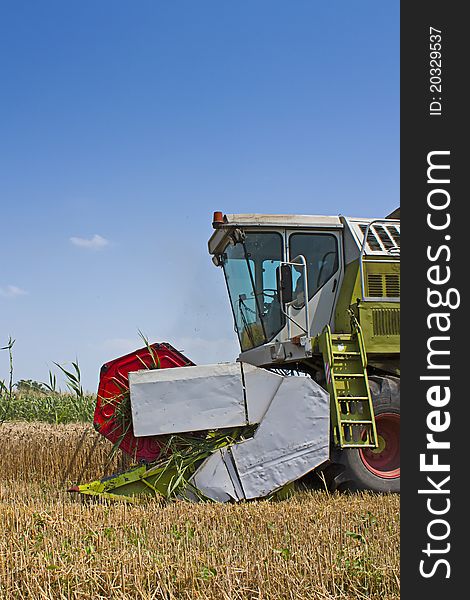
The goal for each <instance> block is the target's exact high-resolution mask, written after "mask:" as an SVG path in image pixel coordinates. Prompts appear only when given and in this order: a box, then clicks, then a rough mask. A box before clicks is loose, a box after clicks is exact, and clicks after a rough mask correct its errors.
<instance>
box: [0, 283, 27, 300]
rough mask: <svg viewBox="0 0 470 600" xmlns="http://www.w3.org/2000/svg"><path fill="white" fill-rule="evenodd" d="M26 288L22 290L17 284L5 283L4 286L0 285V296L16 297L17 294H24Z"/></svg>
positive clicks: (25, 293)
mask: <svg viewBox="0 0 470 600" xmlns="http://www.w3.org/2000/svg"><path fill="white" fill-rule="evenodd" d="M27 293H28V292H27V291H26V290H22V289H21V288H20V287H18V286H17V285H11V284H10V285H7V286H5V287H0V296H3V297H4V298H16V297H17V296H26V295H27Z"/></svg>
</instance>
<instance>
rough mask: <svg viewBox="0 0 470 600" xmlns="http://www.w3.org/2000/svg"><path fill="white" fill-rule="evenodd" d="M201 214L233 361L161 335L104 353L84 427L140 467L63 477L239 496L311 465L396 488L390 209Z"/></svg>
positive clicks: (351, 485)
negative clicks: (225, 309) (191, 355)
mask: <svg viewBox="0 0 470 600" xmlns="http://www.w3.org/2000/svg"><path fill="white" fill-rule="evenodd" d="M394 216H396V213H395V214H394ZM213 228H214V232H213V234H212V236H211V238H210V240H209V253H210V254H211V255H212V260H213V262H214V264H215V265H216V266H217V267H220V268H221V269H222V270H223V273H224V276H225V280H226V284H227V290H228V295H229V299H230V304H231V308H232V312H233V319H234V325H235V331H236V333H237V335H238V339H239V344H240V350H241V352H240V355H239V357H238V360H237V361H236V362H234V363H222V364H216V365H203V366H196V365H194V363H192V362H191V361H190V360H189V359H187V358H186V357H185V356H183V355H182V354H181V353H180V352H178V351H177V350H176V349H175V348H173V347H172V346H171V345H170V344H167V343H162V344H153V345H147V346H146V347H145V348H142V349H141V350H138V351H136V352H135V353H131V354H129V355H127V356H126V357H122V358H119V359H116V360H115V361H112V362H111V363H108V364H107V365H104V367H103V368H102V372H101V378H100V387H99V390H98V402H97V408H96V412H95V427H96V428H97V429H98V430H99V431H100V432H101V433H102V434H103V435H105V436H106V437H108V438H109V439H110V440H111V441H112V442H113V443H114V444H115V446H117V447H119V448H121V449H122V450H123V451H124V452H126V453H127V454H129V455H131V456H132V457H133V459H134V460H135V461H140V465H139V466H136V467H135V468H133V469H131V471H129V472H128V473H124V474H120V475H117V476H115V477H110V478H109V477H108V478H106V479H103V480H100V481H96V482H93V483H91V484H86V485H81V486H74V488H73V489H74V490H75V491H77V490H78V491H80V492H82V493H84V494H90V495H100V496H104V497H111V498H121V497H126V498H134V497H135V496H138V495H139V494H142V493H151V494H155V495H160V496H167V497H171V496H175V495H177V496H180V497H187V498H190V499H193V500H194V499H198V498H209V499H212V500H216V501H230V500H232V501H239V500H244V499H252V498H260V497H266V496H269V495H271V494H273V493H275V492H277V491H279V490H281V489H282V488H284V487H285V486H286V485H288V484H291V483H293V482H294V481H296V480H299V479H301V478H303V477H304V476H306V475H310V474H312V473H313V472H320V473H321V475H322V480H323V482H326V485H327V486H328V487H329V488H330V489H332V490H336V489H339V490H341V489H371V490H375V491H380V492H387V491H399V486H400V459H399V424H400V397H399V390H400V379H399V373H400V370H399V353H400V346H399V340H400V338H399V333H400V331H399V323H400V305H399V302H400V264H399V254H400V222H399V220H398V219H396V218H386V219H382V218H379V219H359V218H349V217H343V216H306V215H256V214H238V215H225V214H223V213H221V212H216V213H214V218H213ZM171 367H184V368H182V369H180V368H178V369H174V368H171Z"/></svg>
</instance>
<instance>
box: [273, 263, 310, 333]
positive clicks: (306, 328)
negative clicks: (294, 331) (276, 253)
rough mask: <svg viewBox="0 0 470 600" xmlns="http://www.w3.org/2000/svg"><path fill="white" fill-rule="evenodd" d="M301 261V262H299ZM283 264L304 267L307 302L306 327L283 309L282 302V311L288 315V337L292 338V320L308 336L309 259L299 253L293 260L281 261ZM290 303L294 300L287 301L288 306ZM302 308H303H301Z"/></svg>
mask: <svg viewBox="0 0 470 600" xmlns="http://www.w3.org/2000/svg"><path fill="white" fill-rule="evenodd" d="M297 261H299V262H297ZM280 264H281V265H293V266H296V267H302V279H303V285H304V291H305V302H304V307H305V329H304V328H303V327H302V326H301V325H299V323H297V321H295V320H294V319H293V318H292V317H291V316H290V315H289V313H288V312H286V311H285V310H283V308H282V304H281V312H282V313H283V314H284V316H286V317H287V337H288V338H290V333H291V332H290V322H291V321H292V322H293V323H295V324H296V325H297V327H300V329H302V330H303V331H304V333H305V335H306V336H307V338H309V337H310V314H309V308H308V301H309V297H308V276H307V260H306V258H305V256H303V254H299V255H298V256H296V257H295V258H293V259H292V260H291V261H283V260H281V261H280ZM290 305H292V302H287V303H286V307H288V308H289V307H290ZM300 310H302V309H300Z"/></svg>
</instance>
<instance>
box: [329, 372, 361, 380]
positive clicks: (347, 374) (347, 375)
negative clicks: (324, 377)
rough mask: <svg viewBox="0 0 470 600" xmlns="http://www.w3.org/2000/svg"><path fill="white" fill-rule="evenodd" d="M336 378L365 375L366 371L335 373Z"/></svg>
mask: <svg viewBox="0 0 470 600" xmlns="http://www.w3.org/2000/svg"><path fill="white" fill-rule="evenodd" d="M334 376H335V379H337V378H338V377H339V378H341V377H364V373H335V374H334Z"/></svg>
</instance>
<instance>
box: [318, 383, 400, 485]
mask: <svg viewBox="0 0 470 600" xmlns="http://www.w3.org/2000/svg"><path fill="white" fill-rule="evenodd" d="M369 386H370V391H371V395H372V402H373V405H374V412H375V420H376V425H377V435H378V438H379V447H378V448H375V449H370V448H364V449H362V448H361V449H359V448H350V449H345V450H339V449H334V450H332V456H331V463H330V464H329V465H328V466H327V467H326V468H325V470H324V471H323V474H324V476H325V480H326V483H327V485H328V487H329V489H330V490H331V491H335V490H338V491H347V490H349V491H357V490H372V491H374V492H399V491H400V379H399V378H398V377H391V376H388V377H379V376H375V375H373V376H371V377H369Z"/></svg>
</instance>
